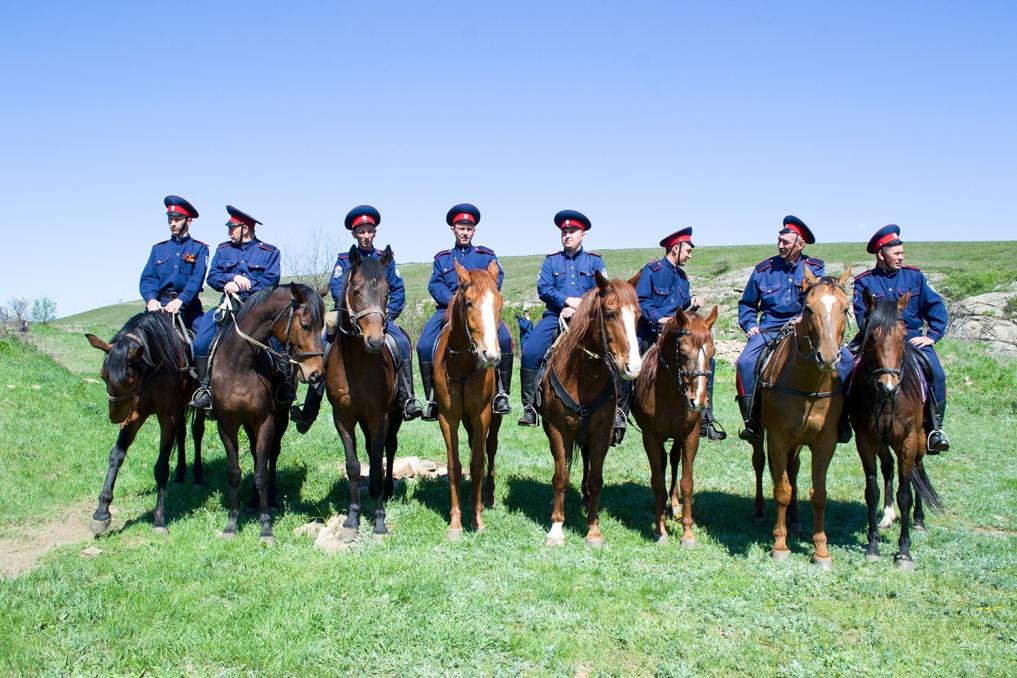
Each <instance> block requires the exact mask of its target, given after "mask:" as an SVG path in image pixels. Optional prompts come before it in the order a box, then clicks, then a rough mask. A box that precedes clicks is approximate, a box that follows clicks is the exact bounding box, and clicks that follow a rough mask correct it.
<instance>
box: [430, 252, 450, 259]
mask: <svg viewBox="0 0 1017 678" xmlns="http://www.w3.org/2000/svg"><path fill="white" fill-rule="evenodd" d="M451 251H452V250H442V251H441V252H438V253H437V254H435V255H434V258H435V259H437V258H438V257H443V256H445V255H446V254H448V253H449V252H451Z"/></svg>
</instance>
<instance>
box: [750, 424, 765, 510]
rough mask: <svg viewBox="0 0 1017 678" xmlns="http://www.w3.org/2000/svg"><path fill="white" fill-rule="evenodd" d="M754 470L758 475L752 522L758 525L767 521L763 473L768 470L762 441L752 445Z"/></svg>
mask: <svg viewBox="0 0 1017 678" xmlns="http://www.w3.org/2000/svg"><path fill="white" fill-rule="evenodd" d="M752 470H753V471H755V474H756V498H755V501H754V502H753V512H752V522H754V523H757V524H758V523H762V522H763V521H764V520H766V516H765V515H764V514H763V471H765V470H766V455H765V454H764V453H763V443H762V441H756V442H753V443H752Z"/></svg>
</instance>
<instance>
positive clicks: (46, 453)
mask: <svg viewBox="0 0 1017 678" xmlns="http://www.w3.org/2000/svg"><path fill="white" fill-rule="evenodd" d="M842 247H843V248H844V249H843V250H841V249H840V248H842ZM967 247H969V246H965V248H967ZM971 247H978V246H971ZM1001 247H1002V248H1003V249H1004V250H1006V251H1009V252H1011V255H1012V254H1014V253H1017V252H1013V251H1012V250H1014V249H1017V245H1014V244H1007V243H1004V244H1002V245H1000V244H997V245H996V246H995V247H994V248H990V247H988V246H986V249H985V250H984V252H982V253H981V256H989V253H990V252H993V253H994V254H993V256H998V255H999V251H1000V248H1001ZM857 249H858V248H857V246H851V249H850V250H848V249H847V246H840V245H831V246H828V249H822V248H816V250H817V251H816V252H815V254H816V255H817V256H821V257H825V258H827V259H828V260H831V261H839V260H843V261H859V260H862V259H863V258H864V257H861V256H858V255H857V253H856V250H857ZM943 249H944V248H943V247H942V245H931V244H930V245H928V246H927V247H926V246H924V245H922V244H921V243H915V244H909V254H911V255H912V257H911V258H912V260H913V261H920V262H921V263H919V265H922V266H923V267H927V268H929V269H930V270H939V271H941V272H942V273H943V274H944V283H943V285H941V287H944V288H945V287H946V285H947V282H946V281H949V280H952V279H957V280H960V281H964V280H969V281H970V280H972V279H975V278H977V277H978V276H979V275H980V274H979V270H980V269H978V268H977V267H976V266H975V265H973V264H971V263H968V264H966V265H965V266H964V267H957V268H949V265H950V264H951V263H952V259H954V258H958V259H959V258H960V257H951V256H949V253H941V251H942V250H943ZM702 250H703V252H700V251H698V250H697V253H696V255H697V257H696V260H695V262H694V265H693V266H692V267H691V268H692V274H693V276H697V275H698V276H699V277H700V279H702V278H708V277H712V276H714V275H718V274H720V273H723V272H724V271H727V270H733V269H738V268H740V267H743V266H748V265H751V264H752V263H754V261H756V260H758V259H759V258H761V257H762V256H764V255H765V254H767V253H768V252H769V251H770V250H769V249H768V248H713V249H712V250H708V249H707V248H702ZM622 254H624V257H623V256H621V255H622ZM651 254H653V253H652V252H650V251H645V252H636V251H632V252H626V253H611V255H610V256H609V258H608V267H609V270H610V272H611V273H612V275H628V274H630V273H631V272H634V270H635V269H636V267H637V266H638V264H639V263H641V262H642V261H643V260H645V259H647V258H649V256H650V255H651ZM615 255H618V256H615ZM920 256H926V257H928V259H927V261H921V260H920ZM968 256H971V257H972V258H974V257H975V256H976V255H975V254H972V253H971V252H968V251H967V250H966V252H965V256H964V257H963V258H964V260H965V261H967V260H968V259H967V258H968ZM937 257H938V258H937ZM540 259H541V258H540V257H526V258H518V260H516V259H512V258H510V259H508V260H507V261H506V262H505V268H506V271H507V274H508V277H507V282H506V292H507V295H508V296H509V298H510V300H515V301H516V302H517V303H518V302H519V301H520V300H522V299H524V298H525V297H524V296H523V295H524V294H528V293H529V290H530V288H531V287H532V281H533V279H534V278H535V276H536V270H537V267H538V266H539V262H540ZM1000 260H1001V261H1002V259H1000ZM1009 260H1010V261H1013V260H1015V258H1014V257H1012V256H1010V257H1009ZM1007 265H1010V266H1014V265H1015V264H1012V263H1011V264H1007ZM626 266H627V267H628V268H626ZM1001 266H1002V265H1001ZM401 268H402V269H403V274H404V275H405V276H406V278H407V285H408V287H409V288H410V289H411V290H414V289H415V286H418V285H422V281H424V280H426V275H427V271H426V270H425V268H424V267H422V266H421V267H414V265H407V266H403V267H401ZM722 269H723V270H722ZM1009 275H1012V272H1007V269H1004V273H1003V274H1002V278H1000V279H999V280H997V281H996V282H991V284H990V283H987V282H985V281H984V280H981V279H979V280H980V282H979V281H976V282H977V284H978V285H981V286H985V285H990V287H991V286H992V285H996V284H1000V283H1002V282H1006V280H1005V278H1006V276H1009ZM951 276H953V278H951ZM965 276H967V277H965ZM1011 279H1012V278H1011ZM951 284H954V283H951ZM955 284H961V283H955ZM963 284H971V283H970V282H969V283H963ZM412 294H417V295H418V296H417V298H420V297H419V291H417V292H412ZM411 298H413V297H412V295H411ZM135 308H136V307H135ZM131 310H132V309H130V308H122V309H120V310H119V311H116V312H114V311H113V310H111V309H109V308H108V309H100V310H98V311H97V312H95V313H94V314H91V315H84V316H79V317H78V318H67V319H64V320H63V321H62V322H61V323H57V325H55V326H51V327H47V328H41V327H40V328H33V330H32V333H33V335H34V336H33V342H34V344H35V346H38V347H40V348H42V349H44V350H45V351H46V353H47V354H49V355H52V356H56V357H57V358H58V359H59V360H60V364H58V363H57V362H55V361H54V360H53V359H51V358H50V357H49V355H46V354H44V353H42V352H41V351H40V350H39V349H38V348H36V347H35V346H29V345H26V344H24V343H22V342H20V341H15V340H10V339H6V340H3V341H0V444H2V449H3V457H2V459H0V469H2V470H0V538H7V539H15V538H17V535H19V534H21V533H22V531H23V530H24V529H26V526H28V527H31V526H35V527H37V528H38V527H39V526H44V525H46V524H47V521H51V520H54V519H57V518H59V517H60V516H63V515H66V514H67V512H68V511H72V512H73V513H74V515H78V514H81V515H83V516H85V517H87V516H88V515H90V513H91V511H92V510H94V503H93V502H94V499H95V497H96V495H97V494H98V491H99V489H100V486H101V482H102V477H103V474H104V472H105V468H106V456H107V453H108V450H109V447H110V445H111V444H112V442H113V440H114V438H115V434H116V427H115V426H113V425H111V424H109V423H108V421H107V419H106V414H105V409H106V405H105V398H104V387H103V386H102V385H101V384H100V383H96V382H95V381H94V378H95V377H97V374H98V368H99V364H100V361H101V353H99V352H98V351H96V350H94V349H92V348H90V347H89V346H88V345H87V343H86V342H85V340H84V339H83V338H82V337H81V335H80V332H79V330H80V329H81V328H82V327H88V328H89V329H91V330H92V331H98V333H99V334H101V335H103V336H108V335H110V334H112V331H113V330H114V329H116V327H117V326H118V325H119V323H120V322H122V320H123V319H124V318H126V317H127V315H128V314H129V313H130V312H131ZM67 329H70V330H73V332H68V331H65V330H67ZM941 348H942V352H941V355H942V358H943V362H944V365H945V367H946V369H947V371H948V374H949V378H950V385H949V387H950V404H951V410H950V420H949V431H950V434H951V440H952V442H953V449H952V450H951V451H950V452H949V453H947V454H945V455H941V456H940V457H938V458H932V459H930V461H929V462H928V468H929V472H930V475H931V476H932V479H933V482H934V483H935V485H936V487H937V489H938V491H939V493H940V495H941V496H942V497H943V499H944V502H945V505H946V514H945V515H942V516H936V515H931V516H930V517H929V519H928V525H929V530H928V532H926V533H920V534H917V535H915V536H914V544H913V547H912V553H913V555H914V557H915V559H916V562H917V565H918V569H917V570H916V571H914V572H911V573H904V572H899V571H897V570H895V569H894V568H893V566H892V562H891V561H892V558H891V556H892V554H893V552H894V550H895V547H896V539H897V530H896V527H895V528H894V529H891V530H889V531H887V532H886V533H885V534H884V537H883V543H882V550H883V554H884V558H883V560H882V561H881V562H878V563H869V562H866V561H865V559H864V545H865V505H864V500H863V487H864V481H863V477H862V474H861V470H860V465H859V462H858V459H857V454H856V453H855V451H854V446H853V444H851V445H847V446H840V448H839V450H838V452H837V454H836V455H835V457H834V462H833V465H832V467H831V469H830V473H829V498H830V505H829V507H828V512H827V532H828V536H829V538H830V543H831V552H832V555H833V558H834V571H833V572H832V573H822V572H820V571H818V570H817V569H815V568H814V567H812V566H811V565H810V564H809V562H808V556H809V553H810V549H811V541H810V540H809V539H808V538H807V537H804V538H798V539H794V540H792V542H791V548H792V553H793V558H792V560H791V561H790V562H784V563H774V562H771V560H770V558H769V556H768V552H769V548H770V545H771V534H770V533H771V530H772V522H770V521H772V518H773V514H774V510H773V503H772V501H768V502H767V518H768V522H767V523H766V524H765V525H761V526H757V525H753V524H752V523H751V522H750V521H749V516H750V514H751V487H752V469H751V465H750V463H749V450H748V446H747V445H746V444H745V443H742V442H740V441H738V440H737V438H736V437H735V436H734V435H732V436H731V437H730V438H729V439H728V440H727V441H724V442H721V443H713V444H706V443H705V442H704V443H703V445H702V446H701V448H700V455H699V459H698V460H697V465H696V505H695V518H696V522H697V525H696V528H695V529H696V533H697V536H698V539H699V546H698V548H696V549H695V550H684V549H682V548H680V547H679V545H678V543H677V540H673V541H672V542H671V544H669V545H667V546H658V545H656V544H654V543H653V541H652V539H651V529H652V517H651V510H652V503H651V502H652V497H651V493H650V490H649V486H648V467H647V463H646V459H645V455H644V453H643V450H642V447H641V444H640V440H639V436H638V433H637V432H636V431H635V430H634V429H632V430H630V433H629V436H628V438H627V439H626V441H625V443H624V444H623V445H622V446H621V447H620V448H615V449H613V450H612V451H611V452H610V454H609V458H608V461H607V465H606V470H605V491H604V502H603V503H604V510H603V512H602V514H601V515H602V528H603V531H604V535H605V537H606V539H607V546H606V547H605V548H604V549H602V550H590V549H587V548H585V547H584V545H583V535H584V534H585V520H584V516H583V513H582V511H581V509H580V507H579V495H578V480H579V479H578V477H574V478H573V491H571V492H570V493H569V496H568V500H567V504H566V511H567V519H566V535H567V541H566V546H565V547H564V548H563V549H548V548H546V547H545V546H544V545H543V539H544V533H545V532H546V530H547V529H548V527H549V517H550V515H549V514H550V507H549V500H550V498H551V489H550V477H551V470H552V466H551V458H550V454H549V452H548V448H547V442H546V438H545V437H544V435H543V432H542V430H541V429H539V428H538V429H521V428H518V427H516V426H515V425H513V424H511V423H508V424H507V425H506V426H504V427H503V429H502V435H501V438H500V442H501V445H500V452H499V456H498V462H497V470H498V489H497V493H496V498H497V503H498V506H497V507H496V508H495V509H493V510H490V511H488V512H487V513H486V514H485V515H486V522H487V531H486V532H485V533H483V534H474V533H471V532H467V533H466V535H465V537H464V539H463V540H462V541H460V542H456V543H449V542H446V541H445V539H444V531H445V525H446V520H447V514H448V509H449V500H448V486H447V483H445V482H444V481H440V480H439V481H423V480H418V481H401V482H399V483H398V484H397V492H396V497H395V498H394V499H393V501H392V502H391V503H390V505H389V509H390V510H389V526H390V529H391V530H392V532H393V534H392V535H391V537H389V538H388V539H387V540H386V541H385V542H383V543H374V542H372V541H371V540H370V539H363V540H362V541H361V542H360V543H358V545H357V547H356V548H355V549H354V550H352V551H351V552H348V553H341V554H338V555H327V554H324V553H322V552H320V551H317V550H316V549H314V548H313V546H312V540H311V539H310V538H308V537H302V536H295V535H294V534H293V530H294V528H296V527H298V526H300V525H302V524H303V523H305V522H308V521H310V520H315V519H325V518H328V517H329V516H331V515H334V514H335V513H337V512H343V511H344V510H345V507H346V505H347V496H348V495H347V484H346V481H345V479H344V478H343V477H342V470H341V469H342V461H341V457H342V453H341V446H340V445H339V442H338V438H337V436H336V434H335V431H334V429H332V428H331V423H330V421H329V418H328V417H327V416H323V417H321V418H320V419H319V421H318V423H317V424H316V425H315V426H314V427H313V428H312V429H311V431H310V433H309V434H308V435H306V436H299V435H297V434H296V432H295V431H292V430H291V431H290V432H288V433H287V436H286V438H285V439H284V442H283V445H284V447H283V454H282V457H281V459H280V469H279V478H280V483H281V495H282V497H281V498H282V501H283V503H284V507H283V509H282V510H281V511H280V512H279V514H278V515H277V516H276V520H275V531H276V536H277V538H278V543H277V544H276V545H275V546H274V547H265V546H263V545H262V544H260V542H259V541H258V525H257V520H256V517H255V516H253V515H245V516H244V517H242V519H241V531H240V535H239V537H238V538H237V539H236V540H233V541H232V542H224V541H221V540H219V539H217V538H216V533H217V532H218V531H219V530H221V528H222V527H223V525H224V524H225V521H226V508H225V492H224V490H225V487H226V479H225V465H224V457H223V452H222V445H221V444H220V442H219V440H218V436H217V434H216V433H215V430H214V427H212V428H210V429H209V432H208V434H207V436H206V482H207V486H206V487H205V488H194V487H192V486H191V485H190V483H189V482H188V483H187V484H184V485H172V486H171V487H170V492H169V494H168V499H167V515H168V520H169V523H168V524H169V534H168V535H163V536H160V535H157V534H154V533H153V532H152V531H151V529H150V520H151V510H152V507H153V506H154V502H155V496H154V482H153V480H152V464H153V463H154V459H155V446H156V438H157V428H156V426H155V425H154V424H149V425H148V426H147V427H146V428H145V429H143V431H142V433H141V435H140V436H139V438H138V441H137V442H136V443H135V445H134V446H133V447H132V449H131V451H130V453H129V454H128V458H127V461H126V463H125V465H124V467H123V470H122V472H121V476H120V481H119V483H118V486H117V492H116V498H115V501H114V508H116V509H117V510H118V512H117V513H116V515H115V518H114V532H113V533H112V534H111V535H109V536H107V537H105V538H102V539H100V540H97V541H96V542H95V545H96V546H97V547H98V548H100V549H101V550H102V553H101V554H100V555H98V556H97V557H95V558H91V559H85V558H82V557H80V555H79V552H80V551H81V549H82V548H83V547H84V546H86V545H87V544H77V545H69V546H64V547H60V548H57V549H55V550H53V551H50V552H49V553H47V554H46V555H45V556H43V559H42V561H41V564H40V566H39V567H37V568H36V569H34V570H32V571H29V572H26V573H24V574H21V575H20V576H18V577H16V578H13V579H5V580H0V619H3V620H4V623H3V624H0V673H11V674H34V673H48V674H57V673H59V674H90V675H96V674H141V673H148V674H156V675H180V674H199V675H206V674H225V675H235V674H240V673H245V674H246V673H251V672H254V673H264V674H269V675H279V674H289V675H292V674H326V675H338V674H348V673H355V674H363V673H381V674H406V673H409V674H423V675H433V674H436V673H469V674H476V673H481V674H515V673H525V674H575V673H579V672H582V671H588V672H589V673H591V674H592V673H597V674H608V675H612V674H616V675H621V674H625V675H629V674H637V675H648V674H664V675H690V674H713V675H719V674H724V675H728V674H736V675H782V676H794V675H802V676H811V675H816V674H819V673H829V674H836V675H841V674H861V675H875V674H880V675H885V674H895V673H897V674H900V673H918V672H921V673H925V674H933V675H957V674H963V675H1001V676H1002V675H1013V673H1014V671H1015V668H1017V650H1015V647H1017V645H1015V641H1017V630H1015V629H1017V531H1015V529H1014V527H1013V526H1014V522H1015V520H1014V519H1015V517H1017V461H1015V458H1014V455H1013V453H1012V450H1013V449H1014V447H1015V444H1017V434H1015V428H1017V395H1015V394H1017V364H1015V363H1014V362H1013V361H1006V360H1001V359H999V358H996V357H994V356H990V355H988V354H986V353H985V352H984V351H983V350H982V349H980V348H979V347H978V346H975V345H970V344H965V343H959V342H952V341H950V340H949V339H947V340H945V341H944V342H942V343H941ZM65 366H66V367H65ZM733 381H734V379H733V371H732V368H731V366H730V365H728V364H726V363H721V364H720V365H719V373H718V380H717V390H716V394H715V395H716V403H717V408H716V409H717V414H718V416H719V417H720V419H721V421H722V422H723V423H725V424H726V425H727V428H728V430H729V432H731V433H734V431H735V430H736V429H737V426H736V421H737V416H736V410H735V406H734V402H733ZM513 405H514V407H518V400H517V397H516V396H515V395H513ZM400 445H401V447H400V455H418V456H420V457H423V458H427V459H434V460H443V459H444V455H445V452H444V445H443V442H442V439H441V435H440V433H439V431H438V428H437V425H436V424H428V423H424V422H420V421H417V422H412V423H410V424H407V425H404V428H403V435H402V436H401V440H400ZM243 464H244V467H245V472H246V473H247V474H248V475H245V478H244V485H243V493H244V494H245V495H246V493H247V492H249V491H250V486H251V481H250V476H249V472H250V466H251V464H250V459H249V458H247V459H244V460H243ZM808 467H809V463H808V458H807V456H806V459H805V468H803V471H802V477H803V478H807V477H808ZM766 488H767V492H769V491H770V484H769V482H768V481H767V483H766ZM809 516H810V511H809V508H808V504H807V502H805V503H803V516H802V518H803V522H804V523H805V524H808V521H809ZM365 529H366V525H365ZM363 536H365V537H366V536H367V535H366V533H365V534H364V535H363Z"/></svg>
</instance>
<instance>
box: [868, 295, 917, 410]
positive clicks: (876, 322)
mask: <svg viewBox="0 0 1017 678" xmlns="http://www.w3.org/2000/svg"><path fill="white" fill-rule="evenodd" d="M862 298H863V299H864V301H865V337H864V339H863V341H862V355H863V356H864V360H865V363H866V365H867V368H868V369H867V371H866V373H865V374H866V378H867V379H870V380H872V381H874V382H875V386H876V389H877V391H878V392H879V393H880V394H881V395H882V396H884V397H893V396H894V395H896V394H897V389H898V388H899V387H900V380H901V368H902V363H903V362H904V341H905V339H906V337H907V328H905V326H904V316H903V313H904V308H905V307H907V305H908V301H910V300H911V293H910V292H907V293H905V294H904V295H903V296H902V297H900V298H899V299H898V300H897V301H893V300H892V299H880V300H877V299H876V298H875V297H873V296H872V294H871V293H870V292H869V290H867V289H866V290H864V291H863V293H862Z"/></svg>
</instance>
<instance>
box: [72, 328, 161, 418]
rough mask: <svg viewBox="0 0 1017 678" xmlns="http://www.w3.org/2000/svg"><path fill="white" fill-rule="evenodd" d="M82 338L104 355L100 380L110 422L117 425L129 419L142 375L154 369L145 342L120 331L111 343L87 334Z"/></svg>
mask: <svg viewBox="0 0 1017 678" xmlns="http://www.w3.org/2000/svg"><path fill="white" fill-rule="evenodd" d="M85 338H86V339H88V343H89V344H91V345H92V346H93V347H94V348H97V349H99V350H100V351H103V352H104V353H105V354H106V357H105V358H103V361H102V370H101V371H100V372H99V376H101V377H102V380H103V381H104V382H106V398H107V400H108V401H109V420H110V422H112V423H114V424H119V423H121V422H125V421H127V420H128V419H130V417H131V415H132V414H133V412H134V408H135V407H136V405H137V399H138V397H139V396H140V395H141V389H142V385H143V383H144V381H145V374H146V373H147V372H148V371H149V370H154V369H155V364H154V363H153V362H152V358H151V357H150V356H149V355H148V350H146V347H145V344H144V342H143V341H142V340H141V338H140V337H139V336H138V335H136V334H134V333H131V332H127V333H125V332H124V331H123V330H121V332H120V333H118V335H117V336H116V337H114V338H113V341H112V343H107V342H105V341H103V340H102V339H100V338H99V337H97V336H95V335H94V334H86V335H85Z"/></svg>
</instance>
